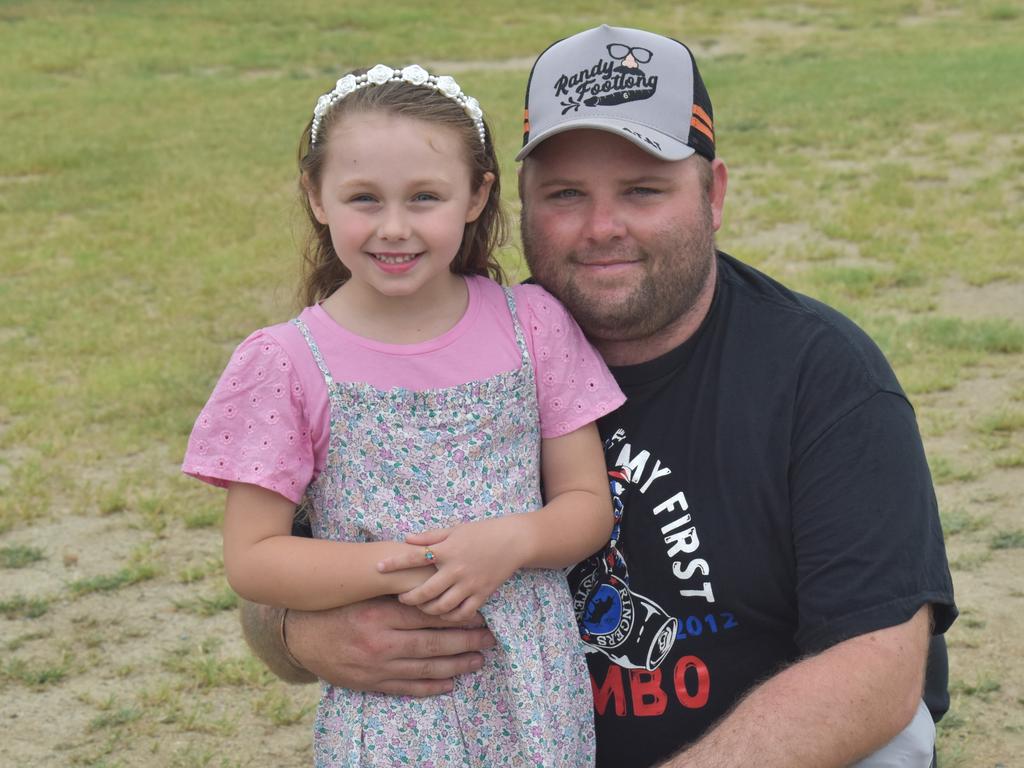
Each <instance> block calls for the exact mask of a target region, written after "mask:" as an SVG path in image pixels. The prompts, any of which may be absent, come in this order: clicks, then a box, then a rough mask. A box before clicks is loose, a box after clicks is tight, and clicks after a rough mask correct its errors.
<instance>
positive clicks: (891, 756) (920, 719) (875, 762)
mask: <svg viewBox="0 0 1024 768" xmlns="http://www.w3.org/2000/svg"><path fill="white" fill-rule="evenodd" d="M934 753H935V723H934V722H932V715H931V713H930V712H929V711H928V707H926V706H925V705H924V702H923V701H922V702H921V703H920V704H918V705H917V712H916V713H915V714H914V719H913V720H911V721H910V725H908V726H907V727H906V728H904V729H903V730H902V731H900V732H899V733H898V734H896V738H894V739H893V740H892V741H890V742H889V743H888V744H886V745H885V746H884V747H882V748H881V749H880V750H878V751H877V752H875V753H874V754H873V755H868V756H867V757H865V758H864V759H863V760H861V761H859V762H856V763H854V764H853V765H852V766H851V767H850V768H928V767H929V766H930V765H931V764H932V757H933V755H934Z"/></svg>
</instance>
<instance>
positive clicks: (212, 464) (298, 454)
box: [181, 331, 314, 504]
mask: <svg viewBox="0 0 1024 768" xmlns="http://www.w3.org/2000/svg"><path fill="white" fill-rule="evenodd" d="M304 401H305V393H304V392H303V388H302V385H301V383H300V382H299V378H298V376H297V374H296V371H295V367H294V366H293V365H292V362H291V360H290V359H289V357H288V355H287V353H286V352H285V351H284V349H283V348H282V347H281V346H280V345H279V344H278V343H277V342H276V341H275V340H274V339H273V338H272V337H271V336H270V335H269V334H267V333H265V332H263V331H257V332H256V333H254V334H253V335H252V336H250V337H249V338H248V339H246V340H245V341H243V342H242V343H241V344H240V345H239V346H238V348H237V349H236V350H235V352H234V354H233V355H232V356H231V361H230V362H229V363H228V366H227V368H226V369H225V370H224V373H223V374H222V375H221V377H220V380H219V381H218V382H217V386H216V387H215V388H214V390H213V394H211V395H210V399H209V400H208V401H207V403H206V405H205V406H204V407H203V410H202V411H201V412H200V414H199V417H198V418H197V419H196V423H195V426H194V427H193V428H192V435H191V436H190V437H189V441H188V448H187V450H186V452H185V459H184V462H183V463H182V466H181V469H182V472H184V473H185V474H186V475H191V476H192V477H195V478H197V479H199V480H202V481H204V482H207V483H210V484H212V485H216V486H218V487H221V488H226V487H227V485H228V483H232V482H242V483H251V484H253V485H258V486H260V487H261V488H266V489H267V490H270V491H275V492H276V493H279V494H281V495H282V496H284V497H286V498H288V499H289V500H291V501H293V502H295V503H296V504H298V503H299V501H301V499H302V496H303V494H304V493H305V490H306V486H307V485H309V482H310V480H311V479H312V476H313V466H314V453H313V442H312V438H311V435H310V428H309V424H308V419H307V417H306V411H305V408H304Z"/></svg>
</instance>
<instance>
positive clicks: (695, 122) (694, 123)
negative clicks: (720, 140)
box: [690, 117, 715, 142]
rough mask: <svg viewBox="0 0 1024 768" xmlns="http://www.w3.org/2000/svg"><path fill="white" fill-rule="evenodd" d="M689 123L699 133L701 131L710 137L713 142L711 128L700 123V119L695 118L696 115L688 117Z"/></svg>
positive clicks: (713, 135) (713, 137)
mask: <svg viewBox="0 0 1024 768" xmlns="http://www.w3.org/2000/svg"><path fill="white" fill-rule="evenodd" d="M690 125H692V126H693V127H694V128H696V129H697V130H698V131H700V132H701V133H703V134H704V135H705V136H707V137H708V138H709V139H711V141H712V142H714V140H715V134H713V133H712V132H711V129H710V128H708V127H707V126H706V125H704V123H702V122H701V121H700V120H698V119H697V118H696V117H691V118H690Z"/></svg>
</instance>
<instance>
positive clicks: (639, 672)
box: [246, 26, 956, 768]
mask: <svg viewBox="0 0 1024 768" xmlns="http://www.w3.org/2000/svg"><path fill="white" fill-rule="evenodd" d="M517 159H520V160H523V166H522V170H521V176H520V195H521V198H522V202H523V215H522V234H523V242H524V248H525V252H526V257H527V261H528V263H529V265H530V268H531V271H532V273H533V275H534V277H535V278H536V280H537V281H538V282H540V283H541V284H542V285H544V286H545V287H546V288H548V289H549V290H550V291H551V292H552V293H554V294H555V295H556V296H557V297H558V298H559V299H561V300H562V302H564V303H565V304H566V306H567V307H568V308H569V309H570V310H571V311H572V313H573V314H574V315H575V317H576V319H577V320H578V321H579V323H580V325H581V327H582V328H583V330H584V331H585V332H586V333H587V335H588V337H589V338H590V339H591V341H592V342H593V343H594V344H595V346H596V347H597V349H598V350H599V351H600V352H601V353H602V355H603V356H604V357H605V360H606V361H607V362H608V364H609V365H610V366H611V367H612V371H613V373H614V374H615V376H616V379H617V380H618V382H619V384H620V386H621V387H622V388H623V390H624V391H625V393H626V394H627V396H628V398H629V399H628V401H627V403H626V405H624V406H623V407H622V408H621V409H619V410H618V411H616V412H615V413H613V414H611V415H610V416H608V417H606V418H605V419H603V420H602V422H601V424H600V427H601V432H602V437H603V439H604V440H605V447H606V453H607V460H608V464H609V467H611V468H612V471H611V475H612V478H613V494H614V496H615V498H616V499H617V506H618V507H619V508H620V509H621V521H620V524H619V526H617V529H616V532H615V533H614V534H613V543H612V545H611V546H610V547H609V548H608V549H607V550H606V551H605V552H603V553H601V554H600V556H596V557H594V558H591V560H589V561H587V562H585V563H581V564H580V565H578V566H577V567H576V568H575V569H573V571H572V572H571V573H570V587H571V589H572V591H573V594H574V599H575V601H576V607H577V615H578V618H579V619H580V625H581V632H582V635H583V639H584V642H585V643H586V650H587V653H588V661H589V663H590V671H591V678H592V684H593V690H594V698H595V701H594V705H595V718H596V723H597V733H598V764H599V765H600V766H648V765H659V766H663V768H682V767H683V766H702V767H703V768H712V767H714V766H750V765H758V766H787V768H789V767H794V766H815V768H820V767H821V766H843V765H849V764H852V763H855V762H857V761H858V760H861V759H864V758H865V756H868V755H872V753H874V754H873V755H872V756H871V757H869V758H867V759H866V761H865V763H863V764H864V765H871V766H880V765H901V764H906V765H921V764H927V762H928V759H929V758H930V757H931V753H932V746H931V745H932V743H933V739H934V731H933V726H932V723H931V718H930V717H929V716H928V712H927V710H926V709H925V707H924V706H923V705H922V701H921V700H922V687H923V684H924V678H925V659H926V656H927V655H928V649H929V637H930V636H931V635H932V634H935V635H939V634H941V633H942V632H944V631H945V630H946V628H948V626H949V625H950V624H951V623H952V621H953V619H954V618H955V616H956V608H955V606H954V603H953V595H952V583H951V580H950V577H949V570H948V567H947V564H946V558H945V551H944V547H943V542H942V533H941V529H940V526H939V520H938V514H937V510H936V504H935V497H934V492H933V489H932V485H931V480H930V477H929V474H928V468H927V464H926V462H925V458H924V453H923V450H922V447H921V441H920V437H919V434H918V431H917V427H916V423H915V420H914V414H913V410H912V408H911V406H910V404H909V403H908V402H907V400H906V397H905V396H904V394H903V392H902V390H901V389H900V387H899V384H898V383H897V381H896V379H895V377H894V375H893V374H892V371H891V369H890V368H889V366H888V364H887V363H886V362H885V360H884V358H883V357H882V355H881V353H880V352H879V351H878V350H877V348H876V347H875V346H874V344H873V343H872V342H871V341H870V340H869V339H868V338H867V337H866V336H865V335H864V334H863V332H862V331H860V329H858V328H857V327H855V326H854V325H853V324H852V323H850V321H848V320H847V319H846V318H844V317H842V316H841V315H839V314H838V313H837V312H835V311H834V310H832V309H830V308H828V307H826V306H824V305H822V304H820V303H818V302H816V301H813V300H811V299H808V298H806V297H803V296H800V295H798V294H794V293H792V292H791V291H789V290H788V289H786V288H785V287H784V286H782V285H779V284H778V283H776V282H774V281H772V280H770V279H769V278H767V277H765V276H764V275H762V274H760V273H758V272H757V271H755V270H753V269H751V268H749V267H747V266H745V265H744V264H742V263H740V262H738V261H736V260H735V259H733V258H731V257H730V256H728V255H726V254H724V253H721V252H718V251H716V249H715V243H714V233H715V231H717V230H718V228H719V227H720V226H721V222H722V213H723V206H724V201H725V194H726V187H727V182H728V173H727V170H726V167H725V165H724V163H723V162H722V161H721V160H720V159H718V158H717V157H716V156H715V137H714V121H713V112H712V109H711V102H710V99H709V97H708V94H707V92H706V89H705V88H704V84H703V82H702V80H701V77H700V74H699V72H698V70H697V66H696V63H695V62H694V61H693V58H692V56H691V54H690V52H689V50H688V49H687V48H686V47H685V46H683V45H682V44H681V43H678V42H676V41H674V40H670V39H667V38H664V37H661V36H659V35H654V34H651V33H647V32H642V31H639V30H631V29H621V28H611V27H607V26H602V27H599V28H596V29H592V30H587V31H586V32H582V33H580V34H578V35H575V36H573V37H571V38H568V39H566V40H563V41H560V42H558V43H556V44H555V45H553V46H551V47H550V48H549V49H548V50H546V51H545V52H544V53H543V54H541V56H540V58H539V59H538V60H537V62H536V64H535V65H534V68H533V71H532V72H531V76H530V84H529V86H528V92H527V121H526V130H525V135H524V146H523V149H522V151H521V152H520V153H519V156H518V158H517ZM246 615H247V622H248V625H249V626H248V630H247V634H248V635H249V637H250V639H251V640H252V641H254V643H255V646H256V647H257V651H258V652H259V653H261V655H262V656H264V657H265V658H266V659H267V660H268V663H270V664H271V665H272V667H273V668H274V669H275V670H276V671H278V673H279V674H281V675H282V676H284V677H287V678H289V679H300V678H302V677H303V676H304V674H305V673H304V672H303V671H302V668H303V667H305V668H306V669H309V670H311V671H313V672H316V673H317V674H318V675H319V676H321V677H323V678H325V679H327V680H330V681H331V682H334V683H336V684H341V685H344V686H347V687H353V688H361V689H368V690H378V691H385V692H390V693H410V694H414V695H431V694H435V693H438V692H441V691H445V690H448V689H450V686H451V684H452V678H454V677H455V676H458V675H461V674H465V673H467V672H469V671H471V670H473V669H475V668H477V667H478V666H479V664H480V663H481V657H480V655H479V653H478V651H480V650H482V649H483V648H485V647H487V646H488V645H489V644H490V643H491V642H493V639H492V638H490V637H489V635H488V633H487V632H486V630H485V629H483V628H481V627H470V628H455V629H452V628H443V629H439V627H441V626H442V625H440V624H439V623H438V622H436V621H433V620H431V619H429V617H425V616H421V615H419V614H417V613H416V612H415V611H411V610H408V609H407V608H406V607H405V606H400V605H397V604H396V603H395V602H394V601H391V600H377V601H372V602H371V603H369V604H365V605H361V606H354V607H350V608H349V609H341V610H337V611H331V612H325V613H324V614H319V615H314V614H301V613H295V612H291V613H288V614H287V617H286V620H281V619H279V618H278V620H279V621H280V623H279V624H277V625H275V624H273V622H274V620H275V617H274V616H273V615H271V614H270V613H268V609H260V608H251V609H249V611H248V612H247V614H246ZM278 617H279V614H278ZM271 626H279V627H280V630H281V634H280V635H279V636H278V635H275V634H274V633H273V632H270V631H269V627H271ZM937 647H938V648H939V650H941V646H937ZM288 648H290V650H291V653H292V654H294V659H293V661H294V664H289V662H287V661H286V659H285V657H284V656H283V649H288ZM938 671H940V672H941V671H942V669H941V668H940V669H938ZM939 693H940V697H941V695H943V694H944V686H941V690H940V691H939ZM939 708H941V705H939ZM680 749H682V751H679V750H680ZM922 760H924V763H922V762H921V761H922Z"/></svg>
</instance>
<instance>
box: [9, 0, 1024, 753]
mask: <svg viewBox="0 0 1024 768" xmlns="http://www.w3.org/2000/svg"><path fill="white" fill-rule="evenodd" d="M725 6H727V8H726V7H725ZM476 7H478V6H474V8H476ZM479 7H481V8H483V10H482V11H481V12H473V13H467V9H468V6H467V4H466V3H464V2H459V3H456V2H452V1H451V0H441V1H440V2H434V3H429V4H428V3H412V2H405V1H404V0H397V1H396V2H391V3H387V4H383V3H381V4H372V3H358V4H357V3H354V2H347V1H346V0H342V2H334V3H323V2H312V0H305V1H301V2H293V3H287V4H286V3H269V2H258V3H241V2H228V1H227V0H214V1H212V2H207V3H202V4H198V3H196V4H192V3H179V2H154V1H152V0H149V1H147V0H139V1H137V2H128V1H127V0H123V1H122V2H93V3H81V2H70V1H65V2H47V1H46V0H38V1H36V2H32V3H28V2H9V1H8V2H0V50H3V51H4V55H3V56H0V82H2V83H3V85H2V86H0V114H2V115H3V122H2V124H0V132H2V139H3V141H2V150H0V266H2V280H0V366H2V368H3V370H6V371H7V373H6V374H5V381H6V383H5V385H4V386H3V388H2V395H0V579H2V580H0V723H2V728H3V731H4V732H5V736H4V738H3V739H2V740H0V764H2V765H12V766H14V765H17V766H22V765H33V766H35V765H46V766H52V765H71V766H137V765H154V766H189V767H191V766H247V765H275V766H276V765H280V766H290V765H306V764H308V763H309V754H310V750H309V741H310V738H309V723H310V720H311V711H312V707H313V706H314V704H315V701H316V698H317V691H316V690H315V688H314V687H312V686H307V687H299V688H293V687H288V686H286V685H284V684H282V683H279V682H277V681H275V680H274V679H273V678H272V677H271V676H270V675H269V674H268V673H267V672H266V671H265V670H264V669H263V668H262V666H261V665H260V664H259V663H258V662H256V661H255V660H254V659H253V658H252V657H251V656H250V655H249V654H248V652H247V650H246V648H245V646H244V644H243V642H242V641H241V637H240V633H239V631H238V629H237V623H236V616H235V605H236V604H235V599H234V596H233V595H232V594H231V592H230V591H229V590H228V588H227V585H226V583H225V580H224V577H223V569H222V565H221V561H220V538H219V533H218V526H219V523H220V511H221V506H222V504H223V496H222V494H221V493H220V492H217V491H214V490H212V489H209V488H206V487H202V486H200V484H198V483H196V482H194V481H190V480H187V479H185V478H183V477H181V476H180V475H179V473H178V469H177V468H178V464H179V463H180V460H181V455H182V453H183V450H184V446H185V441H186V439H187V436H188V433H189V430H190V429H191V425H192V422H193V420H194V418H195V416H196V414H197V412H198V409H199V408H200V406H201V405H202V403H203V402H204V401H205V398H206V396H207V395H208V393H209V391H210V389H211V387H212V385H213V383H214V381H215V380H216V378H217V377H218V375H219V373H220V371H221V369H222V367H223V365H224V363H225V361H226V359H227V356H228V354H229V353H230V351H231V349H233V347H234V345H235V344H237V343H238V341H240V340H241V339H242V338H244V337H245V336H246V335H247V334H248V333H249V332H250V331H251V330H252V329H254V328H257V327H259V326H262V325H265V324H268V323H271V322H278V321H280V320H283V319H287V318H288V317H290V316H291V314H292V313H293V312H294V311H295V309H296V305H295V302H294V296H293V294H294V289H293V284H294V280H295V275H296V266H297V262H298V256H297V253H298V244H299V242H300V240H301V237H302V223H303V222H302V218H301V213H300V210H299V208H298V206H297V204H296V200H297V197H296V185H295V172H294V152H295V147H296V143H297V139H298V136H299V132H300V130H301V128H302V126H303V125H304V123H305V121H306V120H307V119H308V115H309V112H310V111H311V109H312V106H313V103H314V102H315V100H316V97H317V95H318V94H319V93H321V92H323V91H324V90H327V89H328V88H329V87H330V86H331V84H332V83H333V82H334V80H335V79H336V78H337V76H338V75H339V74H340V73H341V72H343V71H346V70H348V69H350V68H352V67H355V66H359V65H368V64H373V63H376V62H378V61H384V62H387V63H392V64H399V65H400V64H404V63H408V62H413V61H415V62H418V63H420V64H423V65H424V66H427V67H429V68H430V69H431V70H432V71H435V70H437V71H441V72H447V73H450V74H455V75H457V76H458V78H459V81H460V83H461V84H462V85H463V87H464V88H465V89H466V90H467V91H468V92H470V93H472V94H474V95H476V96H478V98H479V99H480V101H481V102H482V104H483V107H484V109H485V110H486V112H487V114H488V117H489V120H490V122H491V124H492V127H493V128H494V131H495V135H496V139H497V142H498V144H499V150H500V154H501V156H502V158H503V172H504V175H505V180H506V181H505V190H506V197H507V199H508V204H509V209H510V211H513V212H514V211H515V209H516V203H515V164H514V163H513V162H512V156H513V155H514V153H515V150H516V147H517V145H518V143H519V141H520V138H521V135H520V130H521V128H520V115H521V110H522V88H523V85H524V83H525V80H526V75H527V73H528V70H529V66H530V63H531V62H532V59H533V57H534V56H535V55H536V53H538V52H539V51H540V50H542V49H543V48H544V47H545V46H546V45H547V44H548V43H549V42H551V41H553V40H554V39H557V38H559V37H563V36H565V35H567V34H571V33H572V32H575V31H577V30H580V29H583V28H586V27H589V26H593V25H595V24H598V23H601V22H608V23H612V24H617V25H623V26H641V27H647V28H650V29H653V30H656V31H660V32H663V33H665V34H668V35H671V36H674V37H677V38H679V39H682V40H684V41H686V42H688V43H690V44H691V45H692V47H693V48H694V50H695V52H696V54H697V56H698V60H699V61H700V64H701V69H702V72H703V74H704V77H705V80H706V82H707V84H708V87H709V90H710V92H711V94H712V97H713V99H714V104H715V117H716V123H717V134H718V147H719V153H720V155H721V156H722V157H723V158H724V159H725V160H726V162H727V163H728V164H729V167H730V171H731V178H730V186H729V200H728V204H727V208H726V219H725V226H724V228H723V230H722V231H721V232H720V233H719V243H720V245H721V246H722V247H723V248H724V249H725V250H727V251H729V252H731V253H733V254H734V255H736V256H738V257H740V258H742V259H744V260H746V261H749V262H751V263H753V264H755V265H756V266H758V267H760V268H762V269H764V270H766V271H767V272H769V273H770V274H772V275H775V276H777V277H780V278H781V279H783V280H784V281H786V282H788V283H789V284H790V285H792V286H793V287H795V288H797V289H800V290H803V291H805V292H807V293H810V294H811V295H814V296H817V297H820V298H823V299H825V300H826V301H828V302H830V303H832V304H834V305H835V306H837V307H839V308H840V309H842V310H843V311H844V312H846V313H848V314H849V315H851V316H852V317H853V318H855V319H856V320H857V321H858V322H859V323H861V324H862V325H863V326H864V327H865V328H866V329H867V330H868V331H869V332H870V333H871V334H872V335H873V336H874V337H875V338H876V339H877V340H878V341H879V343H880V344H881V345H882V347H883V349H884V350H885V352H886V353H887V355H888V356H889V357H890V359H891V360H892V362H893V364H894V366H895V367H896V370H897V373H898V374H899V376H900V378H901V380H902V381H903V382H904V384H905V386H906V387H907V389H908V391H909V392H910V393H911V396H912V399H913V400H914V402H915V405H916V406H917V411H918V417H919V421H920V423H921V427H922V431H923V433H924V436H925V441H926V447H927V450H928V453H929V460H930V463H931V466H932V470H933V475H934V477H935V480H936V483H937V489H938V494H939V499H940V504H941V507H942V515H943V524H944V528H945V532H946V537H947V546H948V548H949V554H950V561H951V565H952V569H953V576H954V582H955V586H956V590H957V600H958V603H959V605H960V607H961V611H962V617H961V618H960V620H959V621H958V622H957V624H956V625H955V626H954V627H953V629H952V630H951V632H950V633H949V635H948V639H949V645H950V653H951V664H952V668H951V688H952V693H953V708H952V710H951V712H950V713H949V715H947V717H946V718H945V719H944V720H943V722H942V724H941V726H940V733H939V739H940V741H939V745H940V763H941V764H942V766H943V767H944V768H946V767H948V768H954V767H956V766H959V767H962V768H974V767H975V766H997V765H1002V766H1007V767H1008V766H1014V765H1020V764H1022V763H1021V762H1020V760H1021V758H1020V755H1024V714H1022V712H1024V668H1022V665H1021V663H1020V661H1019V659H1020V658H1021V656H1022V653H1024V640H1022V639H1021V638H1022V637H1024V558H1022V554H1024V553H1022V549H1024V511H1022V509H1021V504H1020V501H1019V500H1020V499H1021V498H1022V496H1024V238H1022V235H1021V233H1022V232H1024V138H1022V135H1021V130H1020V126H1021V125H1022V124H1024V100H1022V99H1021V98H1020V92H1021V89H1020V80H1021V75H1022V73H1024V46H1022V44H1021V40H1024V6H1021V4H1020V3H1019V2H1017V1H1014V2H1010V1H1009V0H1003V1H1002V2H996V1H993V0H979V1H978V2H970V3H967V2H949V1H946V0H921V1H919V2H911V1H909V0H907V1H905V2H883V1H882V0H865V1H864V2H859V3H856V4H854V3H840V2H837V1H832V0H828V1H826V0H806V1H805V2H800V3H793V4H783V3H767V2H757V1H756V0H739V1H738V2H732V3H728V4H718V3H696V2H682V3H680V2H669V1H668V0H650V1H642V0H638V2H635V3H633V4H632V5H631V6H629V7H625V6H623V5H621V4H612V3H585V2H581V1H579V0H563V2H560V3H558V4H557V6H553V5H552V4H550V3H543V2H539V1H538V0H520V2H517V3H514V4H508V3H497V2H494V3H484V4H481V5H480V6H479ZM504 259H505V262H506V264H508V266H509V268H510V270H511V271H512V272H513V274H516V275H519V276H522V275H523V272H522V268H521V262H520V258H519V255H518V252H517V251H516V250H515V248H510V249H509V250H508V251H507V252H506V253H505V254H504Z"/></svg>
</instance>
